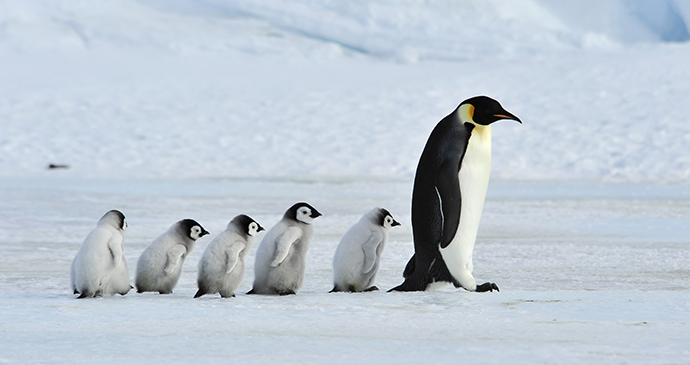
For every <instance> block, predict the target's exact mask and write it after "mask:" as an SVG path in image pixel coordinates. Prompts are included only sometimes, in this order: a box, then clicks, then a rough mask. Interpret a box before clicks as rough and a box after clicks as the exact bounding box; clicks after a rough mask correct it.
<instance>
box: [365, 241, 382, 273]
mask: <svg viewBox="0 0 690 365" xmlns="http://www.w3.org/2000/svg"><path fill="white" fill-rule="evenodd" d="M381 242H383V235H382V234H381V232H372V234H371V236H369V240H367V242H366V243H364V245H362V250H363V251H364V264H362V273H363V274H367V273H369V272H371V270H373V269H374V266H376V258H377V255H376V251H377V250H378V247H379V245H381Z"/></svg>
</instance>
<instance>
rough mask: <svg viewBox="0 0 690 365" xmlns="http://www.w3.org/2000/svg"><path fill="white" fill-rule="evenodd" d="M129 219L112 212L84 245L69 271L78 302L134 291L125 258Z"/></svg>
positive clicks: (99, 224) (101, 221) (85, 240)
mask: <svg viewBox="0 0 690 365" xmlns="http://www.w3.org/2000/svg"><path fill="white" fill-rule="evenodd" d="M126 228H127V219H126V218H125V215H124V214H122V212H120V211H118V210H111V211H109V212H107V213H105V215H104V216H103V217H102V218H101V219H100V220H99V221H98V224H97V225H96V228H94V230H93V231H91V233H89V235H88V236H86V239H84V243H82V245H81V248H80V249H79V252H77V256H76V257H74V260H73V261H72V266H71V268H70V285H71V287H72V290H73V291H74V294H80V295H79V297H78V299H81V298H92V297H97V296H102V295H104V294H109V295H113V294H120V295H125V294H127V293H128V292H129V290H130V289H131V288H132V286H131V285H130V282H129V270H128V269H127V261H126V260H125V257H124V255H123V249H124V247H123V244H124V241H125V229H126Z"/></svg>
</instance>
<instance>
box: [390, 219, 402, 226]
mask: <svg viewBox="0 0 690 365" xmlns="http://www.w3.org/2000/svg"><path fill="white" fill-rule="evenodd" d="M399 225H401V224H400V222H398V221H396V220H393V223H391V227H395V226H399Z"/></svg>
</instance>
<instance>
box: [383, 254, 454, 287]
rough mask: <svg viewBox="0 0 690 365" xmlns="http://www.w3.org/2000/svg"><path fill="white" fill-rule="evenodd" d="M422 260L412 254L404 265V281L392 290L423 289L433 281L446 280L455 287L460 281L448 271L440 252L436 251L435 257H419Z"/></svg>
mask: <svg viewBox="0 0 690 365" xmlns="http://www.w3.org/2000/svg"><path fill="white" fill-rule="evenodd" d="M421 259H422V260H423V261H422V262H417V261H418V260H417V254H415V255H413V256H412V258H411V259H410V261H409V262H408V263H407V266H405V271H403V277H404V278H405V281H404V282H403V283H402V284H400V285H398V286H396V287H395V288H393V289H390V290H388V292H392V291H424V290H426V288H427V287H428V286H429V284H431V283H434V282H448V283H453V285H455V286H456V287H457V286H459V285H460V283H459V282H458V281H457V280H455V278H453V276H452V275H451V274H450V271H448V267H447V266H446V263H445V262H444V261H443V257H442V256H441V253H440V252H438V253H437V254H436V255H435V257H432V258H426V259H424V257H422V258H421Z"/></svg>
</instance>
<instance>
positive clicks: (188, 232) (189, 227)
mask: <svg viewBox="0 0 690 365" xmlns="http://www.w3.org/2000/svg"><path fill="white" fill-rule="evenodd" d="M177 225H178V229H179V232H180V233H181V234H182V235H184V236H186V237H188V238H190V239H191V240H192V241H196V240H198V239H199V238H201V237H203V236H205V235H207V234H208V231H206V230H205V229H204V227H202V226H201V224H199V223H198V222H197V221H195V220H193V219H183V220H181V221H179V222H177Z"/></svg>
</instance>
